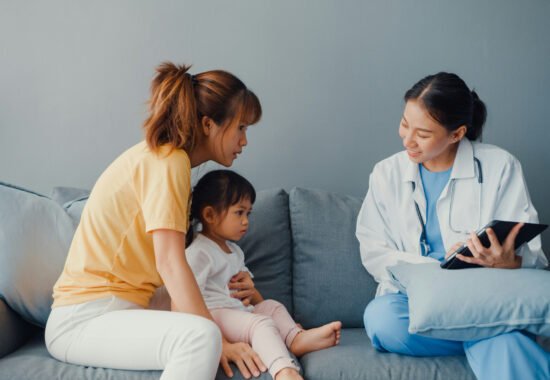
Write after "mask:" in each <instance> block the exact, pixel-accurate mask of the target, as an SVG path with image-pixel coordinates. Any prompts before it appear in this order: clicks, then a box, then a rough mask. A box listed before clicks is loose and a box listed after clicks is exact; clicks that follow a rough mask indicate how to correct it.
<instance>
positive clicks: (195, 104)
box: [143, 62, 262, 152]
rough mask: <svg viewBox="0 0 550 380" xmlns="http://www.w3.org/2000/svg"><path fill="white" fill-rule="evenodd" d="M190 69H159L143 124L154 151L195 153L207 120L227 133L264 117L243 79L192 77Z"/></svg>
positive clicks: (212, 74)
mask: <svg viewBox="0 0 550 380" xmlns="http://www.w3.org/2000/svg"><path fill="white" fill-rule="evenodd" d="M190 67H191V66H188V65H181V66H180V65H175V64H173V63H171V62H164V63H162V64H161V65H160V66H158V67H157V75H156V76H155V78H154V79H153V82H152V83H151V98H150V99H149V116H148V117H147V119H146V120H145V123H144V124H143V128H144V130H145V141H147V145H148V146H149V148H151V150H153V151H156V150H157V149H158V148H159V147H160V146H161V145H163V144H168V143H169V144H171V145H172V146H173V147H174V148H178V149H184V150H186V151H187V152H191V151H192V150H193V148H194V147H195V145H196V143H197V136H198V135H197V134H198V133H200V130H201V129H200V126H201V119H202V117H203V116H208V117H209V118H211V119H212V120H214V122H216V124H218V125H220V126H222V127H223V128H224V129H225V128H227V126H228V125H229V124H230V122H232V121H233V120H237V121H238V122H239V123H243V124H246V125H252V124H255V123H257V122H258V120H260V117H261V116H262V107H261V105H260V101H259V100H258V97H257V96H256V95H255V94H254V93H253V92H252V91H251V90H249V89H248V88H247V87H246V86H245V84H244V83H243V82H242V81H241V80H240V79H239V78H237V77H236V76H234V75H233V74H231V73H228V72H227V71H223V70H212V71H205V72H203V73H199V74H196V75H191V74H190V73H189V68H190Z"/></svg>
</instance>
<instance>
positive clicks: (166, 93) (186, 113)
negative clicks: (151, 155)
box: [144, 62, 199, 150]
mask: <svg viewBox="0 0 550 380" xmlns="http://www.w3.org/2000/svg"><path fill="white" fill-rule="evenodd" d="M190 67H191V66H186V65H181V66H177V65H174V64H173V63H171V62H164V63H162V64H161V65H160V66H158V67H157V75H156V76H155V78H154V79H153V82H152V84H151V99H150V100H149V111H150V114H149V117H148V118H147V120H145V123H144V129H145V140H146V141H147V144H148V145H149V147H150V148H151V149H152V150H156V149H158V147H160V146H161V145H163V144H167V143H170V144H172V146H173V147H174V148H178V149H185V150H192V149H193V147H194V146H195V144H196V138H197V136H196V131H197V129H198V128H197V123H198V122H199V120H198V115H197V105H196V100H195V91H194V88H193V87H194V83H193V82H194V79H193V76H192V75H191V74H189V73H188V72H187V71H188V70H189V68H190Z"/></svg>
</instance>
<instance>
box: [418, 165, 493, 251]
mask: <svg viewBox="0 0 550 380" xmlns="http://www.w3.org/2000/svg"><path fill="white" fill-rule="evenodd" d="M474 162H475V164H476V169H477V183H479V186H480V187H481V185H482V184H483V171H482V170H481V161H479V159H478V158H477V157H474ZM411 185H412V191H413V193H414V191H415V190H416V183H415V182H414V181H413V182H411ZM449 187H450V189H449V191H450V193H451V202H450V205H449V229H450V230H451V231H453V232H455V233H458V234H468V233H469V231H462V230H460V229H455V228H453V224H452V220H451V215H452V212H453V200H454V180H451V183H449ZM480 191H481V189H480ZM414 207H415V208H416V215H417V216H418V220H419V222H420V225H421V226H422V232H421V233H420V249H421V250H422V256H427V255H428V254H429V253H430V245H429V244H428V238H427V234H426V223H424V218H422V213H421V212H420V207H419V206H418V203H417V202H416V201H414ZM479 212H480V213H481V194H480V196H479Z"/></svg>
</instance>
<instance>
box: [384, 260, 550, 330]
mask: <svg viewBox="0 0 550 380" xmlns="http://www.w3.org/2000/svg"><path fill="white" fill-rule="evenodd" d="M388 271H389V272H390V274H391V276H392V278H393V279H394V280H395V281H396V284H397V286H398V287H399V288H400V289H401V290H402V291H403V292H404V293H406V294H407V295H408V297H409V314H410V315H409V318H410V323H409V332H410V333H412V334H420V335H424V336H429V337H433V338H440V339H449V340H457V341H468V340H477V339H484V338H489V337H492V336H495V335H499V334H502V333H506V332H510V331H513V330H526V331H529V332H531V333H533V334H537V335H545V336H550V272H548V271H545V270H541V269H514V270H510V269H490V268H476V269H463V270H446V269H441V268H440V267H439V265H438V264H435V263H434V264H401V265H396V266H394V267H390V268H388Z"/></svg>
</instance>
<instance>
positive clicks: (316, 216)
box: [289, 188, 377, 328]
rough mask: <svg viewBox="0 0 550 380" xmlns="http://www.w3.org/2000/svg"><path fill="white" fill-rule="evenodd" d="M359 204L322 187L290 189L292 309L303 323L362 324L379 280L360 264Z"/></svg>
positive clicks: (312, 324)
mask: <svg viewBox="0 0 550 380" xmlns="http://www.w3.org/2000/svg"><path fill="white" fill-rule="evenodd" d="M361 203H362V200H361V199H359V198H355V197H351V196H346V195H340V194H336V193H330V192H326V191H321V190H311V189H301V188H294V189H292V190H291V191H290V197H289V204H290V221H291V226H292V239H293V246H294V250H293V251H294V252H293V301H294V314H295V317H296V319H297V321H298V322H300V323H302V324H303V326H304V327H305V328H310V327H314V326H319V325H322V324H324V323H327V322H330V321H333V320H339V321H342V323H343V325H344V327H362V326H363V311H364V310H365V307H366V305H367V303H368V302H369V301H370V300H371V299H372V298H373V297H374V294H375V292H376V286H377V284H376V282H375V281H374V279H373V278H372V277H371V276H370V275H369V274H368V273H367V271H366V270H365V269H364V267H363V265H362V264H361V257H360V253H359V243H358V241H357V239H356V237H355V224H356V220H357V214H358V213H359V209H360V207H361Z"/></svg>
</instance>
